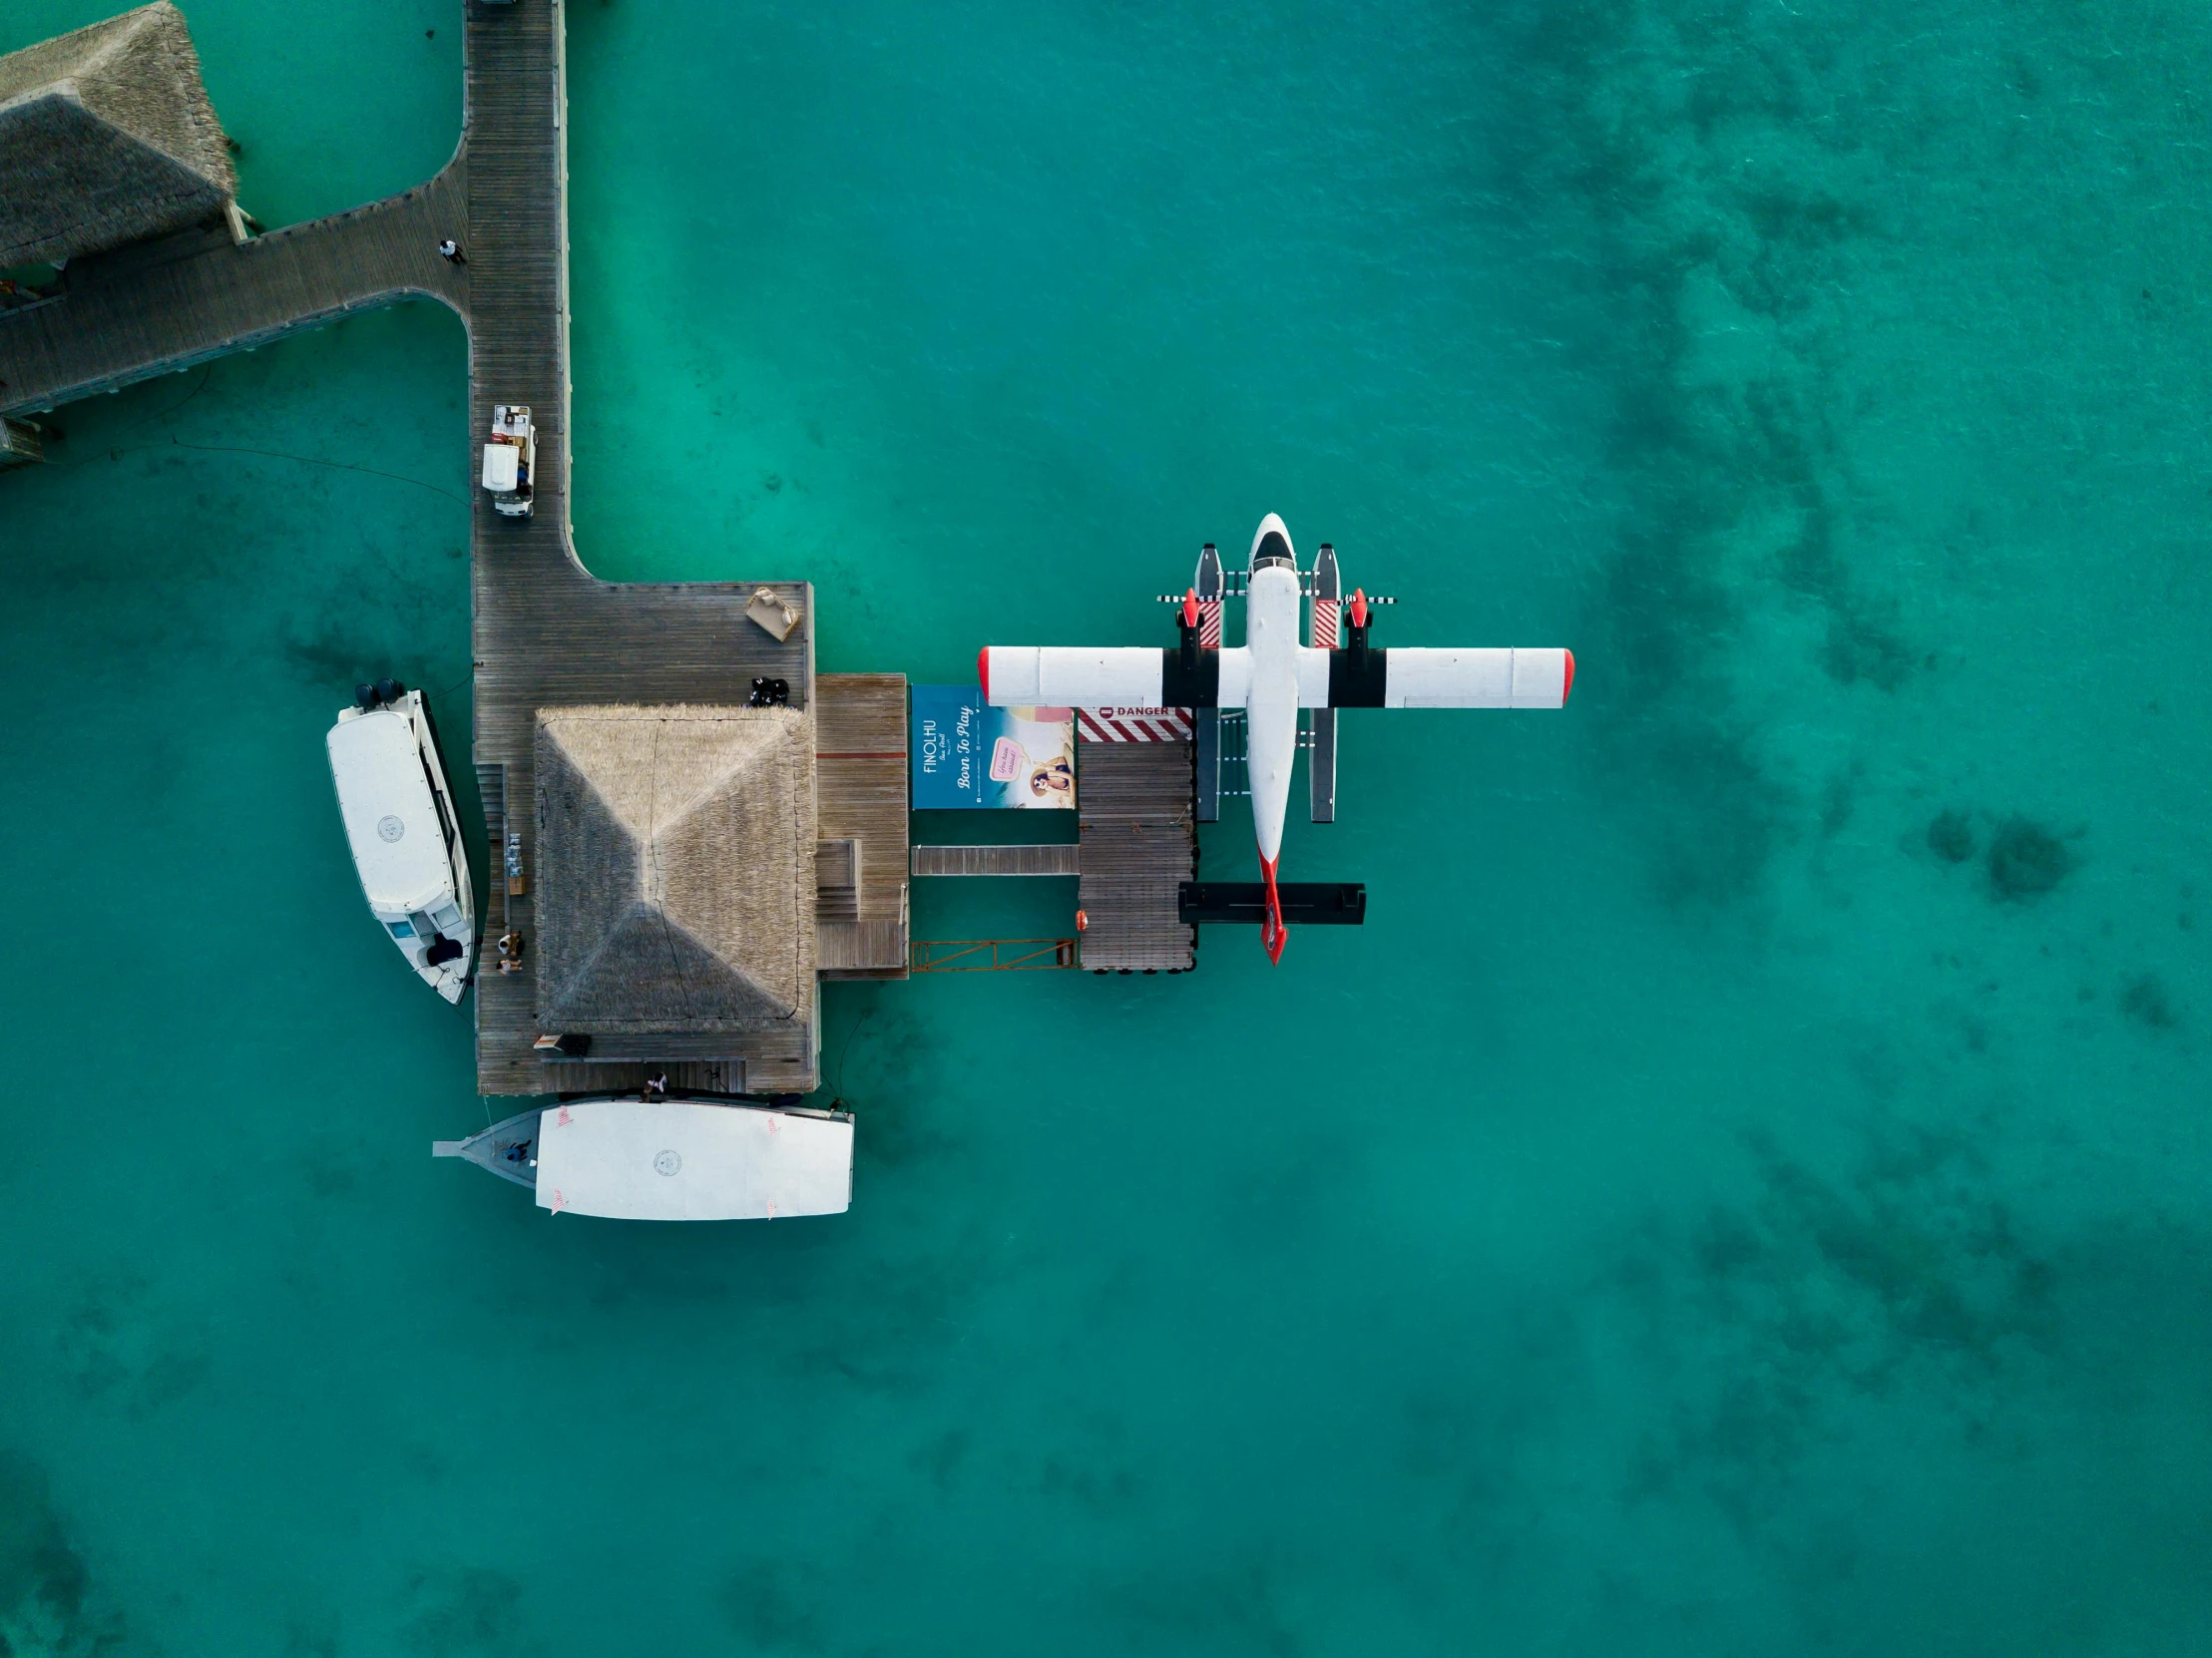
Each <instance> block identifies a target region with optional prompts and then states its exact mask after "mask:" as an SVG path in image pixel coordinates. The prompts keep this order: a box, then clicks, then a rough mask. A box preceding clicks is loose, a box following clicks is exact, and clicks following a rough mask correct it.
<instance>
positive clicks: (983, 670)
mask: <svg viewBox="0 0 2212 1658" xmlns="http://www.w3.org/2000/svg"><path fill="white" fill-rule="evenodd" d="M976 678H977V679H978V680H979V681H980V682H981V683H982V685H983V700H984V704H985V706H987V707H988V706H989V705H990V702H991V647H990V646H989V645H988V644H987V645H985V646H984V647H983V648H982V649H981V650H979V651H977V652H976Z"/></svg>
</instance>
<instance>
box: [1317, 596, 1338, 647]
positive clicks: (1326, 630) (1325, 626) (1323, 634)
mask: <svg viewBox="0 0 2212 1658" xmlns="http://www.w3.org/2000/svg"><path fill="white" fill-rule="evenodd" d="M1338 603H1339V601H1337V600H1334V599H1316V600H1315V601H1314V602H1313V647H1314V649H1316V650H1334V649H1335V648H1336V614H1337V605H1338Z"/></svg>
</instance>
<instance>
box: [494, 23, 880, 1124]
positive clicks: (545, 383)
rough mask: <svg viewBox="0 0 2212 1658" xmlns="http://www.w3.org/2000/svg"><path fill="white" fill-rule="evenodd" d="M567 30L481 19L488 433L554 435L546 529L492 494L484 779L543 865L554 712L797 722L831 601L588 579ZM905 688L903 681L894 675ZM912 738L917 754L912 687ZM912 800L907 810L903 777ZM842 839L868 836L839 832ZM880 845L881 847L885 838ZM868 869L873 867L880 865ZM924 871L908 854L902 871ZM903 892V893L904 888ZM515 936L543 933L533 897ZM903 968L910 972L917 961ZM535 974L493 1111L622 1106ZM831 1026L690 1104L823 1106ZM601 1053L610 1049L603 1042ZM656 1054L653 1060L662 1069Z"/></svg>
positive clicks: (730, 1073) (503, 1004)
mask: <svg viewBox="0 0 2212 1658" xmlns="http://www.w3.org/2000/svg"><path fill="white" fill-rule="evenodd" d="M562 37H563V30H562V21H561V14H560V9H559V7H558V5H556V4H554V3H553V0H517V3H516V4H512V5H481V4H479V5H472V6H470V7H469V14H468V125H467V140H466V144H467V150H468V187H469V211H468V240H467V242H466V245H467V247H468V249H469V258H470V264H469V270H470V273H471V285H472V292H471V294H470V312H469V385H470V407H469V424H470V426H471V428H472V429H473V430H474V431H481V430H483V429H485V428H486V427H487V426H488V423H489V422H490V419H491V408H492V405H493V404H494V403H527V404H529V405H530V407H531V409H532V412H533V418H534V420H535V422H536V423H537V427H538V469H537V474H536V477H535V478H534V479H533V493H534V496H535V502H536V513H535V516H533V517H531V518H527V519H519V520H518V519H505V518H501V517H500V516H499V515H498V513H496V512H495V511H494V510H493V508H492V505H491V502H490V499H489V498H488V497H487V496H486V495H485V494H484V492H482V491H481V490H479V491H475V492H472V493H473V495H474V507H473V512H474V516H475V527H474V547H475V557H474V559H473V561H472V575H473V587H474V598H475V644H476V761H477V763H478V764H479V765H480V766H482V765H496V766H499V767H501V768H502V769H503V774H504V780H505V789H504V792H505V797H506V799H507V800H508V801H509V802H510V803H511V810H510V812H509V827H510V828H518V827H519V828H520V829H521V830H522V831H523V837H524V846H523V861H524V865H525V868H526V869H527V868H528V866H529V864H530V861H531V855H532V853H533V851H534V848H533V847H532V846H531V844H530V842H531V838H532V835H533V832H534V826H535V825H534V816H535V814H531V815H529V816H526V815H525V814H524V812H523V810H522V803H523V802H525V801H529V800H532V799H533V798H534V791H535V780H534V778H533V777H532V775H531V750H532V743H531V735H532V729H533V720H534V716H535V714H536V711H537V710H538V709H539V708H543V707H558V706H562V705H564V704H582V703H594V702H645V703H652V702H700V703H723V704H730V703H742V702H743V701H744V700H745V698H746V695H747V694H748V693H749V691H750V689H751V684H752V680H753V678H754V677H755V676H763V677H769V678H781V679H784V680H786V681H787V682H788V683H789V685H790V687H791V703H792V706H794V707H801V708H809V709H813V710H814V711H815V717H816V723H817V742H816V746H817V747H818V748H819V747H822V746H825V745H824V744H823V743H821V741H820V740H819V735H818V733H819V728H820V720H821V717H822V710H821V709H819V707H817V705H816V694H817V692H816V685H815V680H814V590H813V589H812V588H811V587H810V586H808V585H807V584H805V583H803V582H797V583H794V582H774V583H766V584H763V583H758V582H731V583H682V584H676V583H621V584H617V583H612V582H602V581H600V580H598V579H597V578H596V577H594V576H592V575H591V574H590V573H589V572H588V571H586V570H585V569H584V567H583V566H582V564H580V563H579V562H578V560H577V557H576V551H575V547H574V544H573V541H572V538H571V535H570V529H569V447H570V446H569V433H570V416H569V351H568V344H569V304H568V300H569V292H568V188H567V187H568V151H567V88H566V82H565V66H564V62H565V61H564V48H563V38H562ZM761 586H768V587H771V588H772V589H773V590H774V591H775V593H776V595H777V597H778V598H780V599H781V600H782V601H783V602H784V603H785V604H786V605H789V606H792V607H793V608H795V609H796V610H797V611H798V613H799V623H798V625H797V626H796V627H795V628H794V629H793V630H792V632H791V635H790V637H789V638H787V639H785V640H783V641H782V642H781V643H778V642H777V641H776V640H775V639H773V638H772V637H770V636H769V634H768V633H767V632H766V631H765V630H764V629H763V628H761V627H760V626H759V625H758V624H757V623H755V622H752V621H750V620H749V619H748V618H747V617H746V616H745V605H746V603H747V602H748V601H749V600H750V599H751V597H752V594H753V592H754V590H755V589H756V588H758V587H761ZM894 677H896V676H894ZM900 705H901V715H900V721H899V724H900V740H901V745H902V749H903V741H904V723H905V721H904V712H903V709H904V695H903V681H902V694H901V696H900ZM901 777H902V790H901V793H900V796H899V798H900V801H901V804H902V807H903V803H904V799H905V796H904V792H903V768H902V772H901ZM819 833H820V835H821V836H822V838H824V839H833V838H836V837H838V836H842V835H848V834H857V833H860V831H858V830H854V829H849V828H845V827H841V826H835V825H833V824H832V823H831V822H830V821H829V819H828V818H827V817H824V818H823V820H822V822H821V827H820V830H819ZM878 833H881V831H880V830H878ZM866 855H867V854H866V853H864V856H866ZM896 855H897V856H898V857H899V858H900V859H901V861H902V862H903V859H904V847H903V845H902V846H900V847H899V848H898V849H897V854H896ZM902 891H903V885H902ZM512 902H513V904H514V906H515V908H514V912H513V916H514V924H515V925H516V926H517V927H519V928H520V929H521V930H522V932H523V934H524V935H525V937H526V938H527V937H528V936H529V935H530V934H531V932H532V931H533V930H534V918H533V916H532V915H531V913H530V900H529V898H528V896H525V897H524V898H521V899H516V900H513V901H512ZM901 960H902V965H903V955H902V958H901ZM531 965H532V963H531V957H530V955H529V953H528V952H527V950H526V952H525V955H524V958H523V971H522V972H520V973H516V974H506V975H503V974H500V973H498V972H496V971H494V972H491V973H486V974H484V975H482V976H481V977H480V978H479V979H478V981H477V995H476V1021H477V1041H476V1058H477V1085H478V1087H479V1089H480V1090H481V1091H483V1092H485V1093H544V1092H550V1091H554V1090H557V1089H558V1090H561V1091H575V1090H579V1089H599V1088H622V1087H628V1086H634V1085H636V1084H637V1083H638V1082H640V1081H642V1080H643V1078H644V1076H645V1072H646V1066H645V1064H644V1063H642V1062H640V1063H632V1062H609V1061H610V1060H611V1059H612V1055H606V1056H603V1055H599V1054H595V1055H594V1057H593V1058H592V1060H590V1061H589V1062H582V1063H579V1062H575V1061H569V1062H560V1063H548V1062H547V1061H546V1060H544V1059H542V1058H540V1057H539V1056H538V1055H537V1054H536V1053H535V1052H534V1051H533V1050H532V1043H533V1042H534V1041H535V1040H536V1038H537V1036H538V1035H539V1032H538V1029H537V1026H536V1024H535V1021H534V1018H533V1014H532V1003H533V997H532V990H533V987H532V985H531V982H530V980H531ZM819 1023H820V1022H819V1020H818V1018H810V1019H807V1020H804V1021H798V1020H794V1021H793V1022H792V1023H791V1026H790V1027H789V1028H788V1030H787V1032H786V1033H784V1034H779V1035H778V1036H772V1037H750V1038H747V1039H746V1041H745V1044H744V1052H743V1056H742V1062H739V1061H738V1060H736V1059H735V1058H732V1057H730V1056H728V1055H723V1056H720V1057H717V1058H715V1059H712V1060H686V1059H685V1058H684V1057H683V1056H682V1055H679V1054H676V1053H675V1052H673V1051H664V1050H661V1049H657V1050H656V1052H655V1053H654V1054H653V1055H651V1056H652V1057H657V1058H662V1059H668V1060H671V1061H675V1062H671V1063H670V1064H669V1065H668V1079H669V1081H670V1083H671V1084H672V1085H675V1086H679V1087H696V1088H709V1089H715V1090H718V1091H731V1092H734V1091H740V1090H744V1089H750V1090H752V1091H758V1092H778V1091H792V1092H804V1091H805V1090H807V1089H810V1088H812V1087H813V1086H814V1085H815V1083H816V1081H817V1080H818V1074H817V1073H818V1069H819V1066H818V1063H817V1055H816V1043H817V1032H818V1028H819ZM594 1045H595V1047H597V1046H598V1044H597V1043H595V1044H594ZM644 1057H647V1055H643V1054H641V1055H640V1058H641V1059H643V1058H644Z"/></svg>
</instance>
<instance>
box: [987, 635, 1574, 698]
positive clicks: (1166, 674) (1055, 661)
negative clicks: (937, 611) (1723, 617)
mask: <svg viewBox="0 0 2212 1658" xmlns="http://www.w3.org/2000/svg"><path fill="white" fill-rule="evenodd" d="M1358 631H1359V629H1355V636H1356V635H1357V632H1358ZM1180 655H1181V653H1180V652H1179V651H1176V650H1173V649H1164V650H1162V649H1148V648H1145V647H1143V646H1136V645H1129V646H1123V647H1120V648H1109V649H1099V650H1092V649H1083V648H1073V649H1070V648H1062V647H1056V646H1053V645H1034V644H1030V645H1025V644H993V645H986V646H985V647H984V649H983V653H982V655H981V656H980V657H979V658H978V660H977V664H976V665H977V668H978V670H979V671H980V672H981V674H982V676H983V689H984V697H985V700H987V701H989V702H991V703H992V704H994V705H995V706H1021V705H1044V706H1050V707H1075V708H1103V707H1114V706H1128V707H1139V708H1247V707H1250V706H1251V702H1252V681H1253V674H1252V650H1251V647H1250V646H1249V645H1232V646H1228V647H1226V648H1222V649H1217V650H1208V651H1206V652H1205V653H1204V655H1203V656H1202V657H1201V658H1200V660H1199V662H1198V664H1197V665H1196V668H1195V669H1189V670H1186V667H1185V664H1184V663H1183V662H1182V661H1180V660H1179V659H1178V658H1179V657H1180ZM1573 677H1574V667H1573V655H1572V653H1571V652H1569V651H1567V650H1564V649H1560V648H1558V647H1556V646H1530V645H1521V646H1514V645H1502V646H1491V647H1481V646H1476V647H1470V648H1466V649H1458V650H1437V649H1421V648H1418V647H1417V648H1410V649H1409V648H1407V647H1405V646H1403V645H1401V646H1397V647H1395V648H1391V649H1382V648H1373V649H1367V650H1362V649H1360V648H1359V646H1358V645H1356V644H1355V645H1354V646H1353V647H1352V648H1350V649H1345V650H1318V649H1315V648H1314V647H1312V646H1311V645H1299V646H1297V647H1296V653H1295V656H1294V657H1293V660H1292V663H1291V683H1290V687H1289V688H1290V692H1291V695H1292V698H1293V700H1292V701H1291V702H1290V706H1292V707H1294V708H1563V707H1565V706H1566V695H1567V687H1568V685H1569V683H1570V682H1571V681H1572V679H1573Z"/></svg>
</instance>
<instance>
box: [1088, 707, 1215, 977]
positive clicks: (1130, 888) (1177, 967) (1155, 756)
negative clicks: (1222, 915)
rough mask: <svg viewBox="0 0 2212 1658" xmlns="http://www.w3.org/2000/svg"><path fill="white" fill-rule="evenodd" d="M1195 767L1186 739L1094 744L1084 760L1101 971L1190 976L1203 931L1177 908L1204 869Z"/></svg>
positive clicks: (1092, 930) (1093, 949)
mask: <svg viewBox="0 0 2212 1658" xmlns="http://www.w3.org/2000/svg"><path fill="white" fill-rule="evenodd" d="M1196 788H1197V770H1196V765H1195V761H1194V759H1193V756H1192V750H1191V745H1190V744H1189V743H1188V742H1092V743H1085V744H1084V745H1083V752H1082V755H1081V756H1080V758H1079V760H1078V762H1077V773H1076V810H1077V816H1078V820H1079V823H1080V826H1081V827H1080V831H1079V833H1080V836H1081V839H1080V842H1079V855H1080V858H1081V861H1082V876H1081V879H1080V881H1079V883H1078V885H1077V888H1076V904H1077V907H1078V908H1079V909H1080V910H1082V912H1083V915H1084V920H1085V923H1086V926H1085V930H1084V933H1083V945H1082V948H1083V965H1084V966H1085V967H1087V968H1089V969H1091V971H1092V972H1094V973H1187V972H1189V971H1190V969H1191V968H1192V967H1194V966H1195V965H1196V958H1195V956H1194V954H1193V952H1194V950H1195V947H1196V942H1197V935H1196V933H1195V932H1194V931H1193V929H1192V928H1190V927H1189V926H1188V925H1187V924H1186V923H1184V921H1183V920H1182V918H1181V916H1180V914H1179V913H1178V912H1177V908H1176V894H1177V893H1178V891H1179V890H1180V888H1181V886H1182V883H1183V882H1185V881H1189V880H1194V879H1195V878H1196V876H1197V873H1198V826H1197V796H1196Z"/></svg>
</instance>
